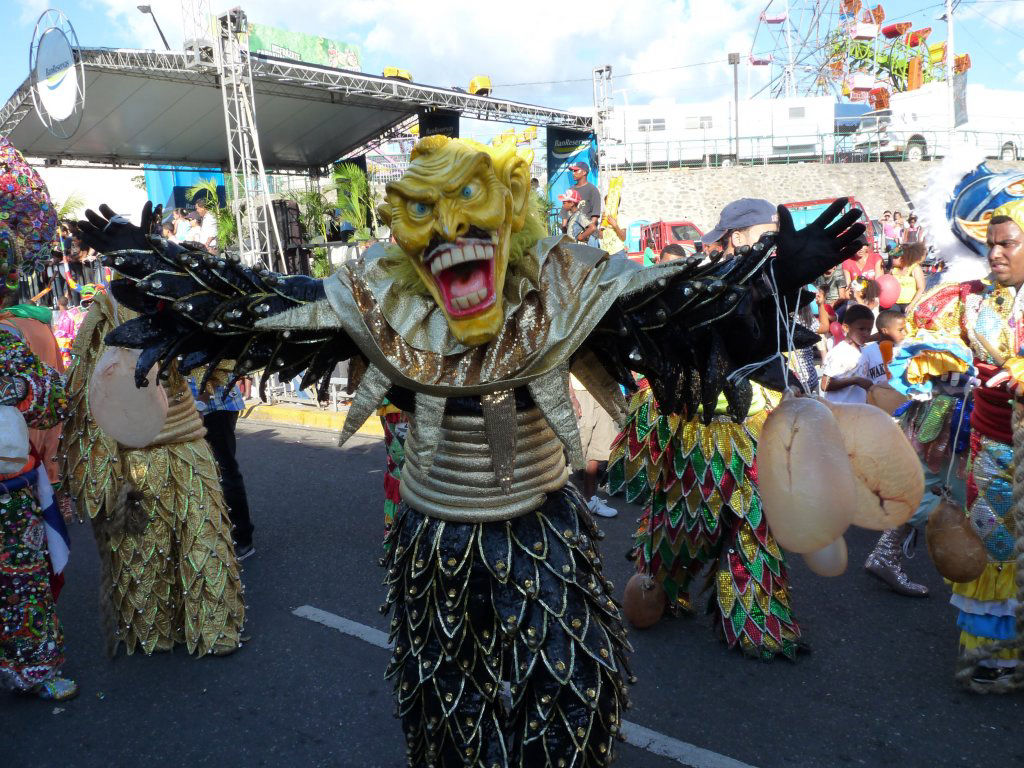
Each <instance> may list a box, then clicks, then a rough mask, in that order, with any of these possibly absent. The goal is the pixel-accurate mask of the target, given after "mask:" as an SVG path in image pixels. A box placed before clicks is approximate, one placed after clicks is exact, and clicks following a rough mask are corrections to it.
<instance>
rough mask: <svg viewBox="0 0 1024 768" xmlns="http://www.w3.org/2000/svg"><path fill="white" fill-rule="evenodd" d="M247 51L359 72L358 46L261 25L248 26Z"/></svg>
mask: <svg viewBox="0 0 1024 768" xmlns="http://www.w3.org/2000/svg"><path fill="white" fill-rule="evenodd" d="M249 50H250V51H253V52H254V53H265V54H267V55H268V56H276V57H278V58H281V59H293V60H295V61H302V62H305V63H306V64H320V65H321V66H326V67H335V68H337V69H354V70H356V71H359V49H358V48H357V47H356V46H354V45H349V44H348V43H339V42H338V41H337V40H330V39H328V38H326V37H320V36H319V35H307V34H305V33H303V32H290V31H288V30H287V29H278V28H277V27H266V26H264V25H262V24H250V25H249Z"/></svg>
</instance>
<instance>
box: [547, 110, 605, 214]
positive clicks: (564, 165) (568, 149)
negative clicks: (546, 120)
mask: <svg viewBox="0 0 1024 768" xmlns="http://www.w3.org/2000/svg"><path fill="white" fill-rule="evenodd" d="M547 132H548V203H549V205H550V208H549V210H551V212H552V215H553V216H557V214H558V211H559V210H561V208H562V204H561V203H560V202H559V201H558V196H559V195H563V194H565V191H566V190H567V189H568V188H569V187H571V186H573V184H574V183H575V182H574V180H573V178H572V172H571V171H570V170H569V166H570V165H572V164H573V163H576V162H583V163H586V164H587V165H588V166H589V167H590V173H588V174H587V180H588V181H589V182H590V183H591V184H593V185H594V186H595V187H596V186H599V185H598V183H597V181H598V179H597V136H596V135H595V134H593V133H589V132H585V131H573V130H570V129H569V128H555V127H549V128H548V129H547Z"/></svg>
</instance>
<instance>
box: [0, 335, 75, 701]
mask: <svg viewBox="0 0 1024 768" xmlns="http://www.w3.org/2000/svg"><path fill="white" fill-rule="evenodd" d="M0 375H2V376H4V377H11V378H14V379H19V380H21V381H22V382H24V384H25V385H26V390H27V393H26V396H25V398H24V399H23V400H22V401H21V402H20V403H19V404H18V408H19V409H20V410H21V412H22V413H23V414H24V416H25V421H26V422H28V424H29V425H30V426H31V427H33V428H35V429H48V428H51V427H53V426H55V425H57V424H58V423H59V422H60V420H61V419H62V418H63V417H64V414H65V412H66V410H67V398H66V397H65V390H64V382H63V380H62V378H61V377H60V375H59V374H58V373H57V372H56V371H54V370H53V369H51V368H49V367H48V366H46V365H44V364H43V363H42V362H40V361H39V359H38V358H36V357H35V356H34V355H33V354H32V353H31V352H30V351H29V348H28V346H27V345H26V344H25V342H24V341H22V340H21V339H19V338H18V337H17V336H15V335H14V334H12V333H10V332H9V331H6V330H0ZM33 464H35V461H34V460H33V461H30V463H29V465H28V466H26V467H25V469H24V470H22V472H19V473H15V474H14V475H3V476H0V477H2V478H3V479H4V480H6V481H8V482H9V483H10V485H9V486H6V487H4V489H3V492H2V493H0V689H11V688H13V689H16V690H23V691H24V690H29V689H31V688H32V687H33V686H35V685H37V684H39V683H41V682H44V681H45V680H48V679H50V678H52V677H54V676H55V675H57V674H58V673H59V671H60V668H61V666H62V665H63V663H64V635H63V630H62V629H61V625H60V621H59V620H58V618H57V612H56V609H55V606H54V599H53V594H52V592H51V589H50V576H49V562H48V559H47V548H46V533H45V531H44V528H43V515H42V511H41V510H40V508H39V501H38V500H37V499H36V495H35V493H34V489H33V487H32V486H31V485H28V484H26V482H25V474H24V473H25V472H28V471H31V470H32V468H33V466H32V465H33ZM36 471H39V469H38V468H36ZM19 475H20V477H19Z"/></svg>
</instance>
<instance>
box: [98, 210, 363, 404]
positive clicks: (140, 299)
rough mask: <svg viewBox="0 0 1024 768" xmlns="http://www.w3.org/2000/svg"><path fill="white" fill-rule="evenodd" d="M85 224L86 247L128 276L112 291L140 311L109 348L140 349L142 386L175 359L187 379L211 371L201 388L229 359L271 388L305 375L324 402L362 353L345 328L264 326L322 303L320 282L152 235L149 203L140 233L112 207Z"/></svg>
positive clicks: (110, 337)
mask: <svg viewBox="0 0 1024 768" xmlns="http://www.w3.org/2000/svg"><path fill="white" fill-rule="evenodd" d="M86 217H87V218H88V221H83V222H80V223H79V230H80V232H81V235H82V239H83V241H84V242H85V243H86V244H87V245H89V246H91V247H93V248H95V249H96V250H97V251H99V252H101V253H102V254H103V255H104V263H105V264H107V265H108V266H110V267H111V268H113V269H114V270H116V271H117V272H118V273H120V274H121V275H122V278H121V279H118V280H115V281H114V282H113V283H112V284H111V291H112V293H113V295H114V297H115V298H116V299H117V300H118V301H120V302H121V303H123V304H125V305H126V306H128V307H130V308H132V309H134V310H135V311H137V312H139V313H140V316H139V317H137V318H135V319H134V320H131V321H129V322H127V323H124V324H123V325H120V326H118V327H117V328H116V329H114V330H113V331H112V332H111V333H110V334H109V335H108V336H107V343H108V344H111V345H116V346H122V347H132V348H135V349H141V350H142V354H141V356H140V357H139V363H138V367H137V369H136V372H135V380H136V384H137V385H138V386H145V384H146V374H147V372H148V371H149V369H150V368H152V367H153V366H154V365H159V374H160V375H161V376H163V375H165V374H166V371H167V367H168V366H169V365H170V364H171V363H172V362H174V361H177V363H178V369H179V370H180V371H181V372H182V373H186V374H187V373H188V372H189V371H192V370H193V369H196V368H199V367H201V366H205V367H206V368H207V373H206V375H205V376H204V378H203V381H202V382H201V383H200V388H202V387H204V386H205V383H206V378H207V377H208V376H209V375H210V373H211V372H212V371H213V370H214V369H215V368H216V367H217V365H218V364H220V363H221V362H222V361H228V360H230V361H234V368H233V371H232V374H233V378H237V377H240V376H245V375H248V374H251V373H253V372H255V371H258V370H260V369H263V371H264V374H263V384H265V381H266V377H267V376H269V375H271V374H280V375H281V376H282V377H285V378H292V377H294V376H297V375H299V374H300V373H302V372H303V371H305V375H304V377H303V382H302V386H303V387H306V386H311V385H312V384H314V383H316V384H317V385H318V392H319V393H320V394H321V395H322V394H323V393H325V392H326V388H327V385H328V384H329V383H330V375H331V371H332V370H333V369H334V366H335V365H336V364H337V363H338V362H339V361H341V360H345V359H348V358H349V357H351V356H352V355H353V354H354V353H355V351H356V349H355V346H354V345H353V344H352V342H351V340H350V339H349V338H348V336H347V335H346V334H345V333H344V332H342V331H340V330H338V329H337V328H328V329H316V328H307V327H296V328H294V329H274V330H265V329H262V328H259V327H257V323H258V321H260V320H263V319H265V318H269V317H272V316H274V315H277V314H280V313H282V312H285V311H287V310H291V309H295V308H296V307H299V306H302V305H303V304H309V303H311V302H316V301H318V300H320V299H322V298H324V289H323V283H322V282H321V281H320V280H314V279H313V278H309V277H305V276H301V275H298V276H291V277H284V276H281V275H278V274H276V273H273V272H270V271H268V270H265V269H264V270H259V271H254V270H252V269H249V268H248V267H244V266H242V265H241V264H239V263H238V262H237V261H234V260H232V259H230V258H223V257H219V256H214V255H212V254H210V253H208V252H207V251H206V250H205V249H202V248H198V247H193V246H192V245H191V244H179V243H172V242H170V241H168V240H164V239H162V238H159V237H154V236H152V235H150V234H149V232H150V231H151V226H152V224H153V222H154V212H153V210H152V208H151V206H150V204H149V203H146V206H145V208H144V209H143V212H142V226H140V227H137V226H135V225H133V224H131V223H130V222H128V221H127V220H126V219H124V218H123V217H120V216H118V215H117V214H115V213H114V212H113V211H112V210H110V209H109V208H108V207H106V206H101V207H100V212H99V213H95V212H94V211H87V212H86ZM262 391H263V385H262V384H261V394H262Z"/></svg>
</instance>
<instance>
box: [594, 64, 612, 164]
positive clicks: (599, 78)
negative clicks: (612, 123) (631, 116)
mask: <svg viewBox="0 0 1024 768" xmlns="http://www.w3.org/2000/svg"><path fill="white" fill-rule="evenodd" d="M594 114H595V116H596V117H597V125H595V126H594V128H595V131H594V132H595V133H596V134H597V168H598V179H599V183H602V184H603V183H605V181H604V173H603V171H604V165H605V160H604V157H605V153H604V144H605V142H606V141H608V121H609V120H610V119H611V116H612V65H611V64H605V65H604V66H603V67H594Z"/></svg>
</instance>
